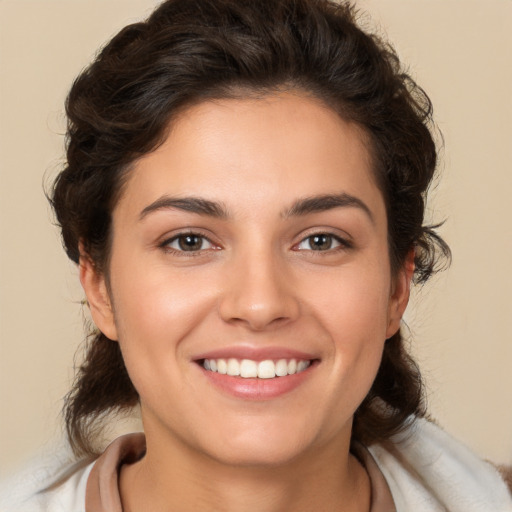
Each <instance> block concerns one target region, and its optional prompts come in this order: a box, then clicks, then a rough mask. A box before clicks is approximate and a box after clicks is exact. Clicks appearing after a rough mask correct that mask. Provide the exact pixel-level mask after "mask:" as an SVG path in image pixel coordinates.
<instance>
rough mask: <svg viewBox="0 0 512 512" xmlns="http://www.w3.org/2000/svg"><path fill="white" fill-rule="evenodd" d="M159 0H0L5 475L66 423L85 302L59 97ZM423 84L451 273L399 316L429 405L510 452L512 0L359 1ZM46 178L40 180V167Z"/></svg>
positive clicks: (486, 451) (1, 436)
mask: <svg viewBox="0 0 512 512" xmlns="http://www.w3.org/2000/svg"><path fill="white" fill-rule="evenodd" d="M154 4H155V2H154V1H152V0H137V1H135V0H130V1H128V0H123V1H114V0H101V1H99V0H98V1H90V0H88V1H85V0H61V1H49V0H39V1H26V0H0V59H1V62H0V64H1V65H0V473H2V474H5V473H6V472H8V471H11V470H12V469H13V468H15V467H16V466H18V465H19V464H20V463H21V462H22V461H23V460H25V459H26V458H27V457H29V456H30V455H31V454H33V453H34V452H35V451H36V450H37V449H38V447H40V446H42V445H43V444H44V443H46V442H47V440H48V439H50V438H51V437H53V436H55V435H57V434H58V432H59V428H60V427H59V417H58V415H59V410H60V407H61V398H62V396H63V394H64V393H65V391H66V389H67V388H68V385H69V382H70V379H71V376H72V363H73V354H74V352H75V350H76V348H77V346H78V344H79V342H80V341H81V339H82V327H81V325H82V313H81V308H80V305H79V302H80V300H81V298H82V294H81V291H80V289H79V287H78V285H77V276H76V270H75V269H74V268H73V266H72V265H70V264H68V263H67V260H66V258H65V256H64V253H63V251H62V250H61V248H60V241H59V238H58V234H57V232H56V230H55V228H53V227H52V226H51V224H50V219H51V215H50V213H49V209H48V206H47V204H46V200H45V198H44V196H43V193H42V183H43V179H45V180H46V181H48V180H49V179H50V178H51V177H52V176H54V175H55V172H56V170H57V169H58V168H59V166H60V164H61V158H62V145H63V137H62V133H63V132H64V118H63V99H64V96H65V93H66V90H67V88H68V86H69V84H70V83H71V81H72V79H73V77H74V76H75V75H76V74H77V73H78V72H79V71H80V69H81V68H82V67H83V66H85V65H86V64H87V62H88V61H89V60H90V59H91V57H92V55H93V54H94V52H95V50H96V49H97V48H98V46H99V45H100V44H101V43H102V42H104V41H106V40H107V39H108V38H109V37H110V36H112V35H113V34H114V33H115V32H116V31H117V30H118V29H120V28H121V27H122V26H124V25H125V24H126V23H128V22H131V21H134V20H136V19H137V18H139V17H140V16H143V15H144V14H147V13H148V12H149V10H150V8H151V7H152V6H153V5H154ZM358 4H360V5H361V7H363V8H365V9H366V10H367V11H368V12H369V13H370V15H371V21H370V20H367V22H368V23H369V24H370V25H371V26H376V27H380V28H379V30H385V31H386V32H387V34H388V36H389V39H390V40H391V41H393V42H394V44H395V45H396V47H397V48H398V50H399V53H400V54H401V56H402V57H403V59H404V61H405V62H408V63H409V65H410V68H411V71H412V73H413V75H415V76H416V77H417V79H418V81H419V82H420V84H422V85H423V87H424V88H425V89H426V90H427V92H428V93H429V94H430V96H431V98H432V100H433V102H434V106H435V108H436V118H437V121H438V124H439V126H440V128H441V130H442V131H443V133H444V136H445V146H446V149H445V154H444V177H443V180H442V182H441V184H440V185H439V186H438V187H437V189H436V190H435V201H433V202H432V206H433V208H432V210H433V218H434V219H435V220H441V219H443V218H444V217H447V218H448V222H447V223H446V225H445V227H444V228H443V234H444V235H445V237H446V238H447V240H448V241H449V242H450V244H451V246H452V248H453V253H454V263H453V266H452V268H451V270H450V271H449V272H447V273H445V274H444V275H443V276H441V277H440V278H438V279H437V280H435V281H434V282H433V283H431V284H430V285H427V287H426V288H424V289H423V291H421V292H420V293H419V294H418V295H419V297H417V299H418V300H417V301H416V304H417V305H415V306H414V307H412V308H410V309H409V310H408V313H407V319H408V322H409V324H410V326H411V329H412V333H413V337H414V350H415V352H416V354H417V355H418V359H419V361H420V363H421V365H422V368H423V371H424V375H425V378H426V381H427V386H428V399H429V403H430V407H431V411H432V413H433V416H434V417H435V418H437V419H438V420H439V421H440V422H441V424H442V425H444V426H445V427H446V428H447V429H448V430H449V431H451V432H453V433H454V434H455V435H456V436H458V437H459V438H461V439H462V440H464V441H465V442H466V443H467V444H469V445H470V446H472V447H473V448H474V449H475V450H476V451H477V452H479V453H480V454H481V455H482V456H484V457H488V458H491V459H494V460H496V461H507V462H512V407H511V405H510V404H511V401H512V400H511V399H512V371H511V368H512V364H511V363H512V339H511V338H512V327H511V324H510V321H511V319H512V297H511V290H512V273H511V271H510V261H511V257H512V228H511V225H512V206H511V204H512V199H511V191H512V149H511V148H512V128H511V126H512V123H511V119H512V102H511V99H510V93H511V91H512V67H511V47H512V30H511V28H512V1H510V0H481V1H468V0H439V1H436V0H360V1H359V2H358ZM44 174H45V178H43V175H44Z"/></svg>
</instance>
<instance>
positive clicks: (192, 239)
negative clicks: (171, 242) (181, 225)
mask: <svg viewBox="0 0 512 512" xmlns="http://www.w3.org/2000/svg"><path fill="white" fill-rule="evenodd" d="M178 243H179V246H180V249H182V250H183V251H198V250H199V249H201V246H202V245H203V241H202V239H201V237H200V236H196V235H185V236H181V237H180V238H179V242H178Z"/></svg>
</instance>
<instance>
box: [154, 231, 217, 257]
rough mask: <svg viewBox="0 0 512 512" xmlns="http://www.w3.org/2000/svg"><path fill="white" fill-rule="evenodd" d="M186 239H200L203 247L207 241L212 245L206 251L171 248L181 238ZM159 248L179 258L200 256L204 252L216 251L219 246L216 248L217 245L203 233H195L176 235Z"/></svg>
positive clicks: (188, 232)
mask: <svg viewBox="0 0 512 512" xmlns="http://www.w3.org/2000/svg"><path fill="white" fill-rule="evenodd" d="M186 237H195V238H199V239H200V241H201V245H203V244H204V242H205V241H206V242H208V243H209V244H210V245H211V247H208V248H206V249H202V248H201V249H198V250H192V251H186V250H180V249H175V248H172V247H170V245H171V244H172V243H173V242H177V241H179V240H180V238H181V239H183V238H186ZM159 247H160V248H162V249H163V250H164V251H165V252H167V253H170V254H174V255H177V256H187V257H194V256H200V255H201V254H203V251H207V250H211V249H214V250H216V249H218V246H215V244H214V243H213V242H212V241H211V240H210V239H209V238H208V237H207V236H205V235H203V234H201V233H196V232H194V231H187V232H184V233H178V234H177V235H174V236H173V237H171V238H167V239H166V240H164V241H163V242H162V243H161V244H159Z"/></svg>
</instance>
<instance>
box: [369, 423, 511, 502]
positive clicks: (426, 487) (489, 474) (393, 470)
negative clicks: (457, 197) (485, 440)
mask: <svg viewBox="0 0 512 512" xmlns="http://www.w3.org/2000/svg"><path fill="white" fill-rule="evenodd" d="M368 449H369V451H370V453H371V454H372V455H373V457H374V458H375V461H376V462H377V464H378V466H379V468H380V470H381V471H382V473H383V474H384V477H385V478H386V481H387V482H388V485H389V487H390V490H391V493H392V495H393V499H394V501H395V504H396V507H397V510H398V511H399V512H401V511H408V510H415V512H424V511H425V512H427V511H428V512H437V511H439V512H441V511H446V510H450V512H482V511H490V510H492V511H494V512H512V497H511V495H510V493H509V490H508V488H507V486H506V484H505V482H504V481H503V479H502V478H501V476H500V474H499V472H498V470H497V469H496V468H495V467H494V466H492V465H491V464H489V463H487V462H485V461H483V460H481V459H480V458H479V457H478V456H477V455H475V454H474V453H473V452H472V451H471V450H469V449H468V448H467V447H466V446H464V445H463V444H462V443H460V442H458V441H456V440H455V439H454V438H452V437H451V436H450V435H449V434H447V433H446V432H445V431H444V430H442V429H441V428H439V427H438V426H436V425H435V424H434V423H432V422H430V421H427V420H425V419H415V420H411V424H410V426H409V428H408V430H407V431H406V432H405V433H403V434H400V435H399V436H395V437H394V438H393V439H391V440H390V441H389V442H386V443H382V444H375V445H372V446H370V447H369V448H368Z"/></svg>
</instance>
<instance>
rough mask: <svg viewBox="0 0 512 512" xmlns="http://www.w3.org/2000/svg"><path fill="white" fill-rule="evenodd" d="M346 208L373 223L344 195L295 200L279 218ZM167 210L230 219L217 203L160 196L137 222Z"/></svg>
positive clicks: (364, 207) (360, 203)
mask: <svg viewBox="0 0 512 512" xmlns="http://www.w3.org/2000/svg"><path fill="white" fill-rule="evenodd" d="M346 207H352V208H359V209H360V210H362V211H363V212H364V213H365V214H366V215H367V216H368V217H369V219H370V220H371V221H372V223H373V222H374V218H373V215H372V212H371V210H370V208H368V206H367V205H366V204H365V203H364V202H363V201H362V200H361V199H359V198H358V197H355V196H352V195H350V194H346V193H341V194H320V195H316V196H309V197H304V198H301V199H297V200H296V201H295V202H294V203H293V204H292V206H291V207H290V208H287V209H286V210H284V211H283V212H282V213H281V217H283V218H285V219H286V218H289V217H300V216H304V215H309V214H311V213H319V212H324V211H327V210H332V209H335V208H346ZM167 209H178V210H182V211H186V212H192V213H196V214H198V215H206V216H208V217H214V218H217V219H228V218H229V217H230V214H229V212H228V210H227V208H226V207H225V206H224V205H223V204H222V203H219V202H217V201H211V200H209V199H203V198H201V197H193V196H192V197H172V196H162V197H160V198H159V199H157V200H156V201H154V202H153V203H151V204H150V205H148V206H146V207H145V208H144V209H143V210H142V211H141V213H140V215H139V220H142V219H144V217H146V216H147V215H149V214H150V213H152V212H155V211H158V210H167Z"/></svg>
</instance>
